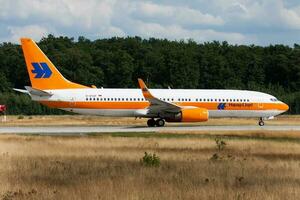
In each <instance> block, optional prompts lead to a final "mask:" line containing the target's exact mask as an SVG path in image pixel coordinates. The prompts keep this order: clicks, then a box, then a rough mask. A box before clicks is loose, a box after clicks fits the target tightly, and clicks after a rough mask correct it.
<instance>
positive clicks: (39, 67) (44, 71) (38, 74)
mask: <svg viewBox="0 0 300 200" xmlns="http://www.w3.org/2000/svg"><path fill="white" fill-rule="evenodd" d="M31 64H32V66H33V69H34V70H31V72H32V73H34V74H35V77H34V78H50V76H51V75H52V71H51V70H50V68H49V67H48V65H47V63H44V62H40V63H37V62H33V63H31Z"/></svg>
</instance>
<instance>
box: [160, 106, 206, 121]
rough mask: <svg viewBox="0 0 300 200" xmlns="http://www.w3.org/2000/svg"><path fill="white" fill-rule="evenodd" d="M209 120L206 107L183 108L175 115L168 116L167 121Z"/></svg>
mask: <svg viewBox="0 0 300 200" xmlns="http://www.w3.org/2000/svg"><path fill="white" fill-rule="evenodd" d="M207 120H208V110H207V109H205V108H183V109H182V110H181V111H180V112H179V113H177V114H175V115H174V116H172V117H171V116H169V117H167V118H166V121H167V122H205V121H207Z"/></svg>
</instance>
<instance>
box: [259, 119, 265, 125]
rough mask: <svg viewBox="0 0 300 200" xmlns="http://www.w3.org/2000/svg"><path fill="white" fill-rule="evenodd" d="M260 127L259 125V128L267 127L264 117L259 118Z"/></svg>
mask: <svg viewBox="0 0 300 200" xmlns="http://www.w3.org/2000/svg"><path fill="white" fill-rule="evenodd" d="M258 125H259V126H264V125H265V122H264V120H263V118H262V117H261V118H259V121H258Z"/></svg>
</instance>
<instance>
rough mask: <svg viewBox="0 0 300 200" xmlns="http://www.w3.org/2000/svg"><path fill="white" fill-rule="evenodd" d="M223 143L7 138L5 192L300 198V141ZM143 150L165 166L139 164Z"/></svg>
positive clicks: (2, 170)
mask: <svg viewBox="0 0 300 200" xmlns="http://www.w3.org/2000/svg"><path fill="white" fill-rule="evenodd" d="M260 137H261V138H264V136H260ZM287 137H288V136H287ZM224 141H225V142H226V144H227V145H226V147H225V149H224V150H223V151H220V152H219V151H218V150H217V149H216V144H215V141H214V138H213V137H211V136H207V137H200V136H199V137H196V136H195V137H178V138H176V137H173V138H165V137H161V138H160V137H150V138H140V137H112V136H105V135H101V136H97V137H51V136H13V135H12V136H9V135H1V136H0V194H1V197H2V199H267V200H268V199H298V197H299V195H300V173H299V167H300V142H299V140H298V139H294V136H293V137H292V138H291V139H290V140H282V139H272V140H271V139H268V140H265V139H251V140H247V139H242V140H241V139H238V138H236V137H235V138H232V137H226V138H225V139H224ZM145 151H147V152H155V153H156V154H157V155H159V157H160V159H161V166H160V167H158V168H151V167H144V166H141V165H140V163H139V160H140V158H141V157H142V156H143V155H144V152H145ZM215 153H217V155H218V156H217V157H216V156H215V158H216V159H215V160H212V159H211V158H212V156H213V155H214V154H215Z"/></svg>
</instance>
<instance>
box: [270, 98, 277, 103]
mask: <svg viewBox="0 0 300 200" xmlns="http://www.w3.org/2000/svg"><path fill="white" fill-rule="evenodd" d="M270 100H271V101H273V102H276V101H278V99H276V98H271V99H270Z"/></svg>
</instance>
